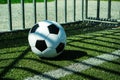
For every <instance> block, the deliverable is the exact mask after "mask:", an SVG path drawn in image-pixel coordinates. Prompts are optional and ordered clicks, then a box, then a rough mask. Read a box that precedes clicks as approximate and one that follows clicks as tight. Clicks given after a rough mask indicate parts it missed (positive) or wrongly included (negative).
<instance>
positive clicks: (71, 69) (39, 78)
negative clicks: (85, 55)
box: [25, 50, 120, 80]
mask: <svg viewBox="0 0 120 80" xmlns="http://www.w3.org/2000/svg"><path fill="white" fill-rule="evenodd" d="M117 58H120V50H116V51H114V52H112V53H108V54H102V55H99V56H96V57H93V58H89V59H87V60H84V61H82V62H77V63H75V64H72V65H70V66H66V67H63V68H59V69H57V70H52V71H49V72H45V73H43V75H35V76H33V77H28V78H26V79H25V80H51V79H52V78H53V79H58V78H60V77H64V76H66V75H69V74H72V73H75V72H80V71H82V70H86V69H88V68H90V67H92V66H96V65H100V64H102V63H103V62H106V61H112V60H114V59H117Z"/></svg>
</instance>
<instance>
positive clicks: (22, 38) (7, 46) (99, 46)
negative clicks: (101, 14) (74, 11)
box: [0, 23, 120, 80]
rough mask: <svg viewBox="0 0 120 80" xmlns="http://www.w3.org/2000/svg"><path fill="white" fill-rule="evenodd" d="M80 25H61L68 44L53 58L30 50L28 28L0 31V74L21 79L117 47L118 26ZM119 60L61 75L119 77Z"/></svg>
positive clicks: (15, 79) (84, 77)
mask: <svg viewBox="0 0 120 80" xmlns="http://www.w3.org/2000/svg"><path fill="white" fill-rule="evenodd" d="M83 25H84V23H80V24H78V25H75V24H74V26H73V25H67V26H66V25H63V26H64V27H65V31H66V34H67V45H66V47H65V51H64V52H63V53H62V54H61V55H59V56H58V57H56V58H53V59H43V58H40V57H38V56H36V55H35V54H34V53H33V52H32V51H31V50H30V47H29V44H28V40H27V35H28V30H26V31H23V32H17V31H16V33H14V32H13V33H4V34H1V35H0V36H1V37H0V78H1V79H6V80H7V79H11V80H23V79H25V78H27V77H31V76H34V75H38V74H39V75H42V73H44V72H48V71H51V70H55V69H58V68H63V67H64V66H68V65H71V64H74V63H75V62H76V61H83V60H86V59H88V58H90V57H94V56H98V55H101V54H104V53H110V52H113V51H115V50H118V49H119V47H120V37H119V36H120V28H119V27H116V28H110V27H109V28H107V29H105V26H104V29H103V28H102V29H98V27H97V28H96V27H92V26H85V25H84V27H83ZM8 34H9V35H8ZM119 61H120V59H117V60H115V62H114V63H111V62H106V63H103V64H101V65H99V66H98V67H97V68H94V67H93V68H90V69H89V70H85V71H82V72H81V74H80V75H75V74H72V75H69V76H65V77H63V78H60V79H61V80H67V79H68V80H71V79H73V80H74V79H75V80H78V79H85V80H88V79H109V80H110V79H111V80H112V79H115V80H119V78H120V77H119V75H118V74H119V73H120V72H119V71H118V70H119V64H120V62H119ZM115 63H117V64H115ZM101 67H102V68H101ZM112 71H113V72H112ZM114 72H116V74H115V73H114ZM117 73H118V74H117ZM83 74H84V75H83ZM111 77H112V78H111Z"/></svg>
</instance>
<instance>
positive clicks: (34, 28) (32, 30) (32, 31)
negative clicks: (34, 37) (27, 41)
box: [30, 24, 39, 33]
mask: <svg viewBox="0 0 120 80" xmlns="http://www.w3.org/2000/svg"><path fill="white" fill-rule="evenodd" d="M38 27H39V25H38V24H35V25H34V26H33V28H32V29H31V31H30V33H34V32H35V31H36V29H37V28H38Z"/></svg>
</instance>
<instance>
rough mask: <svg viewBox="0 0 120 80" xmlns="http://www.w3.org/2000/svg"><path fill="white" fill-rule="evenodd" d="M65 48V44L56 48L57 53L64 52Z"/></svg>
mask: <svg viewBox="0 0 120 80" xmlns="http://www.w3.org/2000/svg"><path fill="white" fill-rule="evenodd" d="M64 47H65V44H64V43H60V44H59V45H58V46H57V48H56V51H57V53H59V52H61V51H63V49H64Z"/></svg>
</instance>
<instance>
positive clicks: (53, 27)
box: [48, 24, 59, 34]
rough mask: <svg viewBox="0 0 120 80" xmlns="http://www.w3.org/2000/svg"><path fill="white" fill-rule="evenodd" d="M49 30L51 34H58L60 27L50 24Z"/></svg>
mask: <svg viewBox="0 0 120 80" xmlns="http://www.w3.org/2000/svg"><path fill="white" fill-rule="evenodd" d="M48 30H49V33H51V34H58V32H59V28H58V27H57V26H56V25H54V24H51V25H49V26H48Z"/></svg>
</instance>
